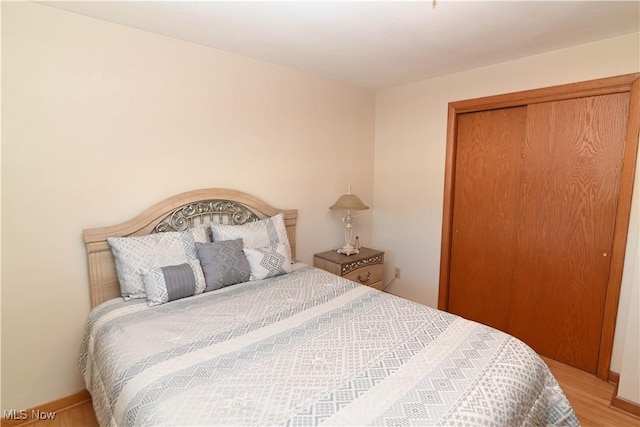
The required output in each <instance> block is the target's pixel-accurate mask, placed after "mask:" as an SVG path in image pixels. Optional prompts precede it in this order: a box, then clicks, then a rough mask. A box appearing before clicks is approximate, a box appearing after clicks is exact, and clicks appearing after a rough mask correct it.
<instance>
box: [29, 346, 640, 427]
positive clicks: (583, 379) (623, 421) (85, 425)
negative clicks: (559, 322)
mask: <svg viewBox="0 0 640 427" xmlns="http://www.w3.org/2000/svg"><path fill="white" fill-rule="evenodd" d="M544 360H545V362H546V363H547V365H549V368H550V369H551V371H552V372H553V375H554V376H555V377H556V378H557V380H558V382H559V383H560V386H561V387H562V389H563V390H564V393H565V394H566V395H567V398H568V399H569V401H570V402H571V405H573V409H574V410H575V411H576V414H577V415H578V419H579V420H580V422H581V423H582V425H583V426H584V427H608V426H611V427H627V426H629V427H640V419H639V418H636V417H634V416H632V415H629V414H627V413H626V412H623V411H620V410H618V409H616V408H612V407H611V406H609V403H610V402H611V398H612V397H613V392H614V388H615V387H614V386H613V385H612V384H609V383H607V382H606V381H602V380H600V379H598V378H597V377H596V376H594V375H591V374H588V373H586V372H583V371H581V370H579V369H576V368H573V367H571V366H567V365H564V364H562V363H560V362H556V361H555V360H551V359H547V358H544ZM20 427H98V422H97V421H96V417H95V414H94V413H93V407H92V406H91V402H87V403H85V404H82V405H79V406H76V407H74V408H72V409H70V410H68V411H65V412H63V413H61V414H59V416H58V417H56V419H55V420H50V421H37V422H32V423H29V424H22V425H21V426H20Z"/></svg>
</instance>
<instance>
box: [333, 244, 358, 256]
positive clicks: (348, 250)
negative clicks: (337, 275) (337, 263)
mask: <svg viewBox="0 0 640 427" xmlns="http://www.w3.org/2000/svg"><path fill="white" fill-rule="evenodd" d="M336 252H338V253H339V254H344V255H353V254H358V253H360V251H359V250H358V249H356V248H354V247H353V246H351V247H347V246H344V247H342V248H340V249H338V250H336Z"/></svg>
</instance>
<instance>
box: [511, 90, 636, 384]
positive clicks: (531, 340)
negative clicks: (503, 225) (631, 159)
mask: <svg viewBox="0 0 640 427" xmlns="http://www.w3.org/2000/svg"><path fill="white" fill-rule="evenodd" d="M628 105H629V94H628V93H620V94H611V95H601V96H591V97H584V98H577V99H569V100H562V101H557V102H546V103H539V104H530V105H529V106H528V107H527V127H526V142H525V144H524V150H523V152H522V159H521V164H520V167H521V175H520V177H519V180H520V182H521V186H520V200H521V206H520V211H519V215H518V216H517V217H518V218H519V219H518V225H517V229H518V232H517V241H518V245H517V247H518V249H517V250H516V251H515V252H516V254H517V255H516V256H515V258H514V261H515V267H514V270H513V272H514V275H513V287H512V291H511V320H510V325H509V331H510V333H512V334H513V335H515V336H516V337H518V338H520V339H522V340H523V341H525V342H526V343H528V344H529V345H530V346H531V347H533V348H534V349H535V350H536V351H537V352H538V353H541V354H543V355H545V356H549V357H552V358H553V359H555V360H559V361H562V362H565V363H568V364H570V365H573V366H576V367H578V368H581V369H584V370H586V371H589V372H593V373H595V372H596V368H597V364H598V353H599V346H600V339H601V333H602V324H603V315H604V309H605V300H606V294H607V284H608V279H609V277H608V275H609V271H610V259H611V258H610V254H611V249H612V244H613V232H614V225H615V217H616V210H617V203H618V196H619V184H620V172H621V168H622V161H623V156H624V139H625V132H626V118H627V116H628Z"/></svg>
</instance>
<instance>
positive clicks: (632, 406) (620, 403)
mask: <svg viewBox="0 0 640 427" xmlns="http://www.w3.org/2000/svg"><path fill="white" fill-rule="evenodd" d="M611 406H613V407H614V408H618V409H620V410H621V411H624V412H628V413H630V414H631V415H635V416H636V417H640V404H637V403H635V402H632V401H630V400H627V399H625V398H623V397H620V396H618V395H617V389H616V395H614V396H613V399H611Z"/></svg>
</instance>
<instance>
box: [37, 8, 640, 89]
mask: <svg viewBox="0 0 640 427" xmlns="http://www.w3.org/2000/svg"><path fill="white" fill-rule="evenodd" d="M40 3H42V4H46V5H49V6H53V7H56V8H60V9H66V10H69V11H72V12H76V13H79V14H82V15H87V16H92V17H95V18H98V19H102V20H105V21H111V22H115V23H119V24H122V25H127V26H130V27H135V28H140V29H143V30H146V31H151V32H154V33H158V34H162V35H166V36H170V37H174V38H177V39H182V40H187V41H190V42H193V43H198V44H201V45H205V46H211V47H213V48H216V49H221V50H225V51H228V52H233V53H236V54H239V55H244V56H248V57H251V58H256V59H260V60H263V61H267V62H271V63H275V64H279V65H283V66H286V67H291V68H295V69H298V70H302V71H306V72H311V73H316V74H320V75H323V76H326V77H329V78H334V79H339V80H341V81H345V82H349V83H353V84H356V85H360V86H363V87H367V88H371V89H380V88H387V87H391V86H395V85H400V84H404V83H409V82H412V81H417V80H421V79H424V78H429V77H434V76H438V75H443V74H448V73H453V72H458V71H462V70H466V69H471V68H476V67H480V66H485V65H490V64H495V63H498V62H502V61H508V60H511V59H516V58H521V57H525V56H530V55H535V54H539V53H543V52H547V51H551V50H556V49H560V48H564V47H568V46H572V45H577V44H582V43H587V42H590V41H595V40H600V39H605V38H610V37H615V36H619V35H623V34H628V33H633V32H638V31H640V1H639V0H634V1H515V0H513V1H480V0H475V1H452V0H437V3H436V5H435V7H433V4H432V2H431V1H426V2H425V1H43V2H40Z"/></svg>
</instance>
